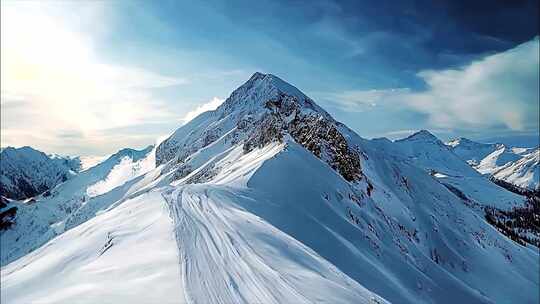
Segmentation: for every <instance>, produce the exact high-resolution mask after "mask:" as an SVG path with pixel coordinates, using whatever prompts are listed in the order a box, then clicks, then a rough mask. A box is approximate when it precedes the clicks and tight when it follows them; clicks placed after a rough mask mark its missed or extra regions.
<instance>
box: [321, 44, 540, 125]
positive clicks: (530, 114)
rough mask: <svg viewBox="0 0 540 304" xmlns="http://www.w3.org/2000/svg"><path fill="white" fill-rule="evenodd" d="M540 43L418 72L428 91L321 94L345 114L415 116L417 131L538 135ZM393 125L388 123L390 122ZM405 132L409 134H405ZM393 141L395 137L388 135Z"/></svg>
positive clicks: (405, 89) (407, 90) (393, 90)
mask: <svg viewBox="0 0 540 304" xmlns="http://www.w3.org/2000/svg"><path fill="white" fill-rule="evenodd" d="M538 54H539V39H538V37H536V38H534V39H533V40H531V41H529V42H526V43H523V44H521V45H519V46H517V47H515V48H513V49H510V50H508V51H505V52H501V53H498V54H493V55H488V56H486V57H484V58H482V59H481V60H477V61H473V62H471V63H470V64H468V65H466V66H464V67H462V68H459V69H446V70H438V71H435V70H430V71H421V72H420V73H418V76H419V77H420V78H422V79H423V80H424V81H425V83H426V86H427V89H426V90H424V91H421V92H413V91H412V90H410V89H407V88H397V89H383V90H348V91H343V92H334V93H321V94H319V95H320V96H321V97H322V98H323V99H326V100H330V101H332V102H333V103H334V104H335V105H337V106H338V107H339V108H340V109H341V110H344V111H348V112H367V111H373V110H375V109H376V108H377V107H383V106H385V107H386V108H385V109H383V110H396V109H397V110H400V109H403V110H414V111H416V112H420V113H424V114H427V116H428V122H427V125H420V122H412V125H418V128H430V129H433V128H436V129H438V130H447V129H469V130H471V129H475V128H493V127H496V128H499V129H500V128H501V127H502V126H504V127H505V128H508V129H510V130H517V131H521V130H532V129H534V130H538V121H539V116H538V115H539V93H538V83H539V57H538ZM390 123H392V122H390ZM405 131H406V132H408V131H409V130H405ZM389 135H395V134H389Z"/></svg>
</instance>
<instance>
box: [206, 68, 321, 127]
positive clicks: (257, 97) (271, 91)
mask: <svg viewBox="0 0 540 304" xmlns="http://www.w3.org/2000/svg"><path fill="white" fill-rule="evenodd" d="M284 99H288V100H291V101H293V102H294V103H296V104H297V105H298V107H299V108H303V109H305V110H308V111H316V112H319V113H322V114H323V115H325V116H326V117H327V118H329V115H328V114H327V113H326V111H324V110H323V109H322V108H320V107H319V106H317V105H316V104H315V103H314V102H313V100H311V99H310V98H309V97H307V96H306V95H305V94H304V93H302V92H301V91H300V90H299V89H297V88H296V87H295V86H293V85H291V84H289V83H287V82H286V81H284V80H282V79H281V78H279V77H277V76H275V75H272V74H263V73H260V72H256V73H254V74H253V75H252V76H251V78H250V79H249V80H248V81H246V82H245V83H244V84H243V85H241V86H240V87H238V88H237V89H236V90H234V91H233V92H232V94H231V96H230V97H229V98H227V100H225V102H224V103H223V104H222V105H221V106H220V107H218V109H217V110H216V112H218V113H219V114H220V115H221V116H226V115H229V114H231V113H237V114H240V115H245V114H257V113H261V112H262V111H265V110H266V109H267V108H268V102H269V101H280V100H284Z"/></svg>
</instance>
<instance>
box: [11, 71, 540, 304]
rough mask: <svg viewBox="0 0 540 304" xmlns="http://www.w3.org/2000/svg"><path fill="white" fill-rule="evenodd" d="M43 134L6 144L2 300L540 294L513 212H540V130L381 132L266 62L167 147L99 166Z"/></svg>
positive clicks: (526, 234)
mask: <svg viewBox="0 0 540 304" xmlns="http://www.w3.org/2000/svg"><path fill="white" fill-rule="evenodd" d="M29 149H30V148H23V149H19V150H16V149H12V148H6V149H3V150H2V156H1V157H2V168H1V172H2V176H1V181H2V184H1V188H2V196H3V198H2V203H3V204H2V205H1V206H0V207H1V209H0V220H1V222H0V224H1V225H0V229H1V230H0V233H1V245H2V251H1V260H0V261H1V265H2V268H1V283H2V293H1V300H2V302H6V303H28V302H35V301H38V300H45V301H49V302H64V303H73V302H77V303H83V302H84V303H95V302H100V301H103V300H104V299H105V300H106V301H110V302H114V303H116V302H134V303H135V302H138V303H148V302H156V301H159V302H163V299H166V300H167V302H168V303H169V302H170V303H386V302H391V303H458V302H460V303H537V302H538V301H539V300H540V299H539V294H538V286H539V284H540V277H539V274H538V272H537V271H536V270H537V269H538V268H539V267H540V264H539V251H538V244H539V240H540V234H539V233H540V231H539V230H538V229H537V228H538V227H537V226H536V228H535V226H534V225H531V223H530V222H522V221H521V220H516V218H518V217H513V216H514V215H515V214H519V215H520V216H521V218H528V216H531V215H532V217H531V218H532V220H531V221H533V222H532V224H535V223H536V222H534V221H539V220H540V217H538V216H537V217H535V215H537V214H538V209H539V208H538V204H539V201H540V200H536V199H537V198H535V196H534V190H536V189H538V183H539V180H538V177H539V175H538V166H539V165H538V163H539V159H538V153H539V150H538V147H507V146H504V145H502V144H480V143H476V142H472V141H470V140H467V139H458V140H454V141H452V142H450V143H448V144H445V143H443V142H442V141H440V140H439V139H438V138H436V137H435V136H434V135H432V134H431V133H430V132H428V131H425V130H423V131H419V132H417V133H415V134H413V135H411V136H409V137H407V138H404V139H401V140H397V141H395V142H392V141H390V140H388V139H385V138H382V139H374V140H366V139H364V138H362V137H360V136H359V135H358V134H356V133H355V132H354V131H352V130H351V129H349V128H348V127H347V126H345V125H344V124H342V123H340V122H338V121H336V120H335V119H334V118H332V117H331V116H330V115H329V114H328V113H327V112H326V111H325V110H324V109H322V108H321V107H319V106H318V105H317V104H316V102H315V101H313V100H312V99H311V98H309V97H307V96H306V95H304V94H303V93H302V92H301V91H300V90H298V89H297V88H296V87H294V86H292V85H291V84H288V83H287V82H285V81H283V80H281V79H280V78H278V77H276V76H274V75H271V74H262V73H255V74H254V75H253V76H252V77H251V78H250V79H249V80H248V81H247V82H246V83H244V84H243V85H242V86H241V87H239V88H238V89H236V90H235V91H234V92H232V94H231V95H230V97H229V98H228V99H227V100H226V101H225V102H224V103H223V104H222V105H221V106H219V107H218V108H217V109H216V110H214V111H209V112H205V113H203V114H201V115H199V116H197V117H195V118H194V119H193V120H191V121H190V122H188V123H187V124H185V125H183V126H181V127H180V128H179V129H177V130H176V131H175V132H174V133H173V134H172V135H171V136H170V137H169V138H167V139H166V140H165V141H163V142H162V143H160V144H159V145H158V146H157V147H152V146H151V147H148V148H146V149H144V150H141V151H137V150H132V149H123V150H121V151H119V152H118V153H116V154H114V155H112V156H110V157H109V158H108V159H106V160H105V161H103V162H101V163H99V164H97V165H96V166H93V167H91V168H88V169H86V170H82V171H81V170H80V162H79V165H78V166H74V167H72V166H71V159H62V161H58V160H56V159H60V158H57V157H55V158H53V157H48V156H47V155H45V154H43V153H41V154H40V152H38V151H35V150H29ZM6 151H8V152H6ZM28 151H30V152H28ZM43 168H46V170H45V169H43ZM38 172H39V174H36V173H38ZM64 177H65V178H64ZM490 177H493V178H496V179H500V180H503V181H505V182H507V183H510V184H513V185H515V186H518V187H520V188H523V189H527V191H529V192H531V193H532V194H531V195H532V196H529V194H530V193H529V192H527V195H523V193H521V192H517V193H516V192H515V191H514V192H512V191H509V190H507V189H505V188H503V187H501V186H500V185H498V184H496V183H494V182H492V181H491V180H490ZM28 185H30V186H28ZM28 189H30V190H28ZM512 190H514V189H512ZM28 198H32V199H31V200H28ZM502 219H504V222H505V223H506V221H510V222H511V224H512V225H509V226H511V227H510V228H508V227H507V226H505V225H506V224H504V225H503V226H500V225H502V224H500V223H499V222H498V221H499V220H502ZM499 224H500V225H499ZM497 225H499V226H497ZM493 278H497V280H493ZM28 286H32V288H28Z"/></svg>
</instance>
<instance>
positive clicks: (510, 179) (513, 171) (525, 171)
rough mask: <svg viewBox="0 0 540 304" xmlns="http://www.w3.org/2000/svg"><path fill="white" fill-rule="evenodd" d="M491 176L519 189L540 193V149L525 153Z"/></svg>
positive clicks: (497, 169) (496, 170) (498, 168)
mask: <svg viewBox="0 0 540 304" xmlns="http://www.w3.org/2000/svg"><path fill="white" fill-rule="evenodd" d="M491 174H492V176H493V177H494V178H496V179H498V180H503V181H505V182H507V183H510V184H513V185H516V186H518V187H521V188H525V189H529V190H536V191H540V148H537V149H535V150H534V149H533V150H532V151H527V152H525V153H523V154H522V156H521V158H518V159H517V160H515V161H513V162H507V163H506V164H504V165H502V166H500V167H497V168H496V169H495V170H494V171H493V172H491Z"/></svg>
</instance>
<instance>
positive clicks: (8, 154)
mask: <svg viewBox="0 0 540 304" xmlns="http://www.w3.org/2000/svg"><path fill="white" fill-rule="evenodd" d="M80 166H81V164H80V161H79V160H78V159H77V158H69V157H61V156H58V155H47V154H45V153H43V152H41V151H38V150H34V149H32V148H30V147H22V148H12V147H7V148H5V149H2V151H1V152H0V195H3V196H5V197H8V198H12V199H18V200H20V199H26V198H30V197H32V196H35V195H38V194H40V193H43V192H45V191H47V190H49V189H51V188H53V187H54V186H56V185H57V184H59V183H61V182H64V181H66V180H68V179H70V178H71V177H72V176H73V175H76V173H77V172H78V171H79V170H80Z"/></svg>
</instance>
